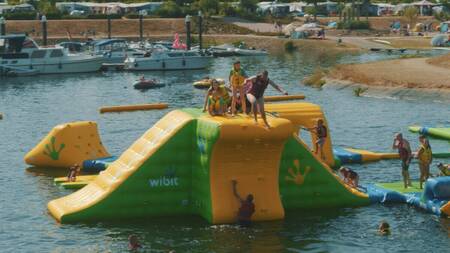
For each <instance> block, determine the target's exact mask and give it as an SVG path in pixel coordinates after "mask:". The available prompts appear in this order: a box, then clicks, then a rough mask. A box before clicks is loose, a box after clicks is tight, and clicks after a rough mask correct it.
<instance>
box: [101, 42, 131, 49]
mask: <svg viewBox="0 0 450 253" xmlns="http://www.w3.org/2000/svg"><path fill="white" fill-rule="evenodd" d="M96 48H97V51H122V50H125V49H126V48H127V43H126V42H125V41H115V42H111V43H104V44H100V45H98V46H97V47H96Z"/></svg>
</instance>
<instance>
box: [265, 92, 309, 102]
mask: <svg viewBox="0 0 450 253" xmlns="http://www.w3.org/2000/svg"><path fill="white" fill-rule="evenodd" d="M299 99H305V95H303V94H296V95H286V96H265V97H264V101H266V102H273V101H287V100H299Z"/></svg>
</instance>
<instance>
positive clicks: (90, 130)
mask: <svg viewBox="0 0 450 253" xmlns="http://www.w3.org/2000/svg"><path fill="white" fill-rule="evenodd" d="M108 156H110V154H109V153H108V152H107V151H106V149H105V147H104V146H103V144H102V142H101V140H100V136H99V134H98V129H97V123H95V122H92V121H80V122H71V123H66V124H61V125H58V126H56V127H54V128H53V129H52V130H51V131H50V133H48V134H47V136H46V137H45V138H44V139H42V140H41V142H39V144H37V145H36V147H34V148H33V149H32V150H31V151H30V152H28V154H26V155H25V158H24V160H25V162H26V163H27V164H29V165H33V166H36V167H55V168H69V167H70V166H72V165H74V164H78V165H80V166H82V165H83V161H85V160H91V159H98V158H103V157H108Z"/></svg>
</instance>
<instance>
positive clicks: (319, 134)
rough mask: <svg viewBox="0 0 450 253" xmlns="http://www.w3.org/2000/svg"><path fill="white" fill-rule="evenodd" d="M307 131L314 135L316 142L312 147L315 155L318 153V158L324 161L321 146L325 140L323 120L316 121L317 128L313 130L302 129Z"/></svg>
mask: <svg viewBox="0 0 450 253" xmlns="http://www.w3.org/2000/svg"><path fill="white" fill-rule="evenodd" d="M304 129H305V130H307V131H311V132H314V133H315V134H316V139H317V140H316V142H315V147H314V153H315V154H316V155H317V154H318V153H319V152H320V157H321V158H322V160H325V154H324V153H323V145H324V144H325V141H326V139H327V131H328V130H327V127H326V126H325V125H324V124H323V119H319V120H317V126H316V127H313V128H304Z"/></svg>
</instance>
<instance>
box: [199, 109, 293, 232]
mask: <svg viewBox="0 0 450 253" xmlns="http://www.w3.org/2000/svg"><path fill="white" fill-rule="evenodd" d="M208 118H209V119H208ZM203 119H204V120H211V121H215V122H216V123H217V122H219V124H220V137H219V139H218V140H217V142H216V144H215V145H214V148H213V151H212V155H211V164H210V180H211V200H212V213H213V223H214V224H218V223H219V224H220V223H232V222H235V220H236V216H237V210H238V209H239V206H240V203H239V201H238V200H237V199H236V197H235V196H234V195H233V191H232V183H231V181H232V180H236V181H237V182H238V185H237V189H238V193H239V194H240V196H241V197H242V198H245V197H246V196H247V195H248V194H250V193H251V194H253V195H254V197H255V199H254V202H255V206H256V210H255V213H254V215H253V216H252V220H275V219H282V218H283V217H284V209H283V206H282V204H281V200H280V193H279V187H278V173H279V162H280V158H281V152H282V151H283V148H284V143H285V141H286V140H287V139H288V137H289V136H291V135H292V132H293V127H292V124H291V123H290V122H289V121H288V120H286V119H278V118H274V117H269V118H268V121H269V124H270V125H271V127H272V129H270V131H268V130H266V129H265V128H264V127H263V122H262V121H260V122H259V124H258V125H255V124H254V123H253V120H252V118H250V117H248V116H246V115H242V114H240V115H239V116H237V118H236V117H235V118H232V119H228V118H224V117H215V118H210V117H204V118H203Z"/></svg>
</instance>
